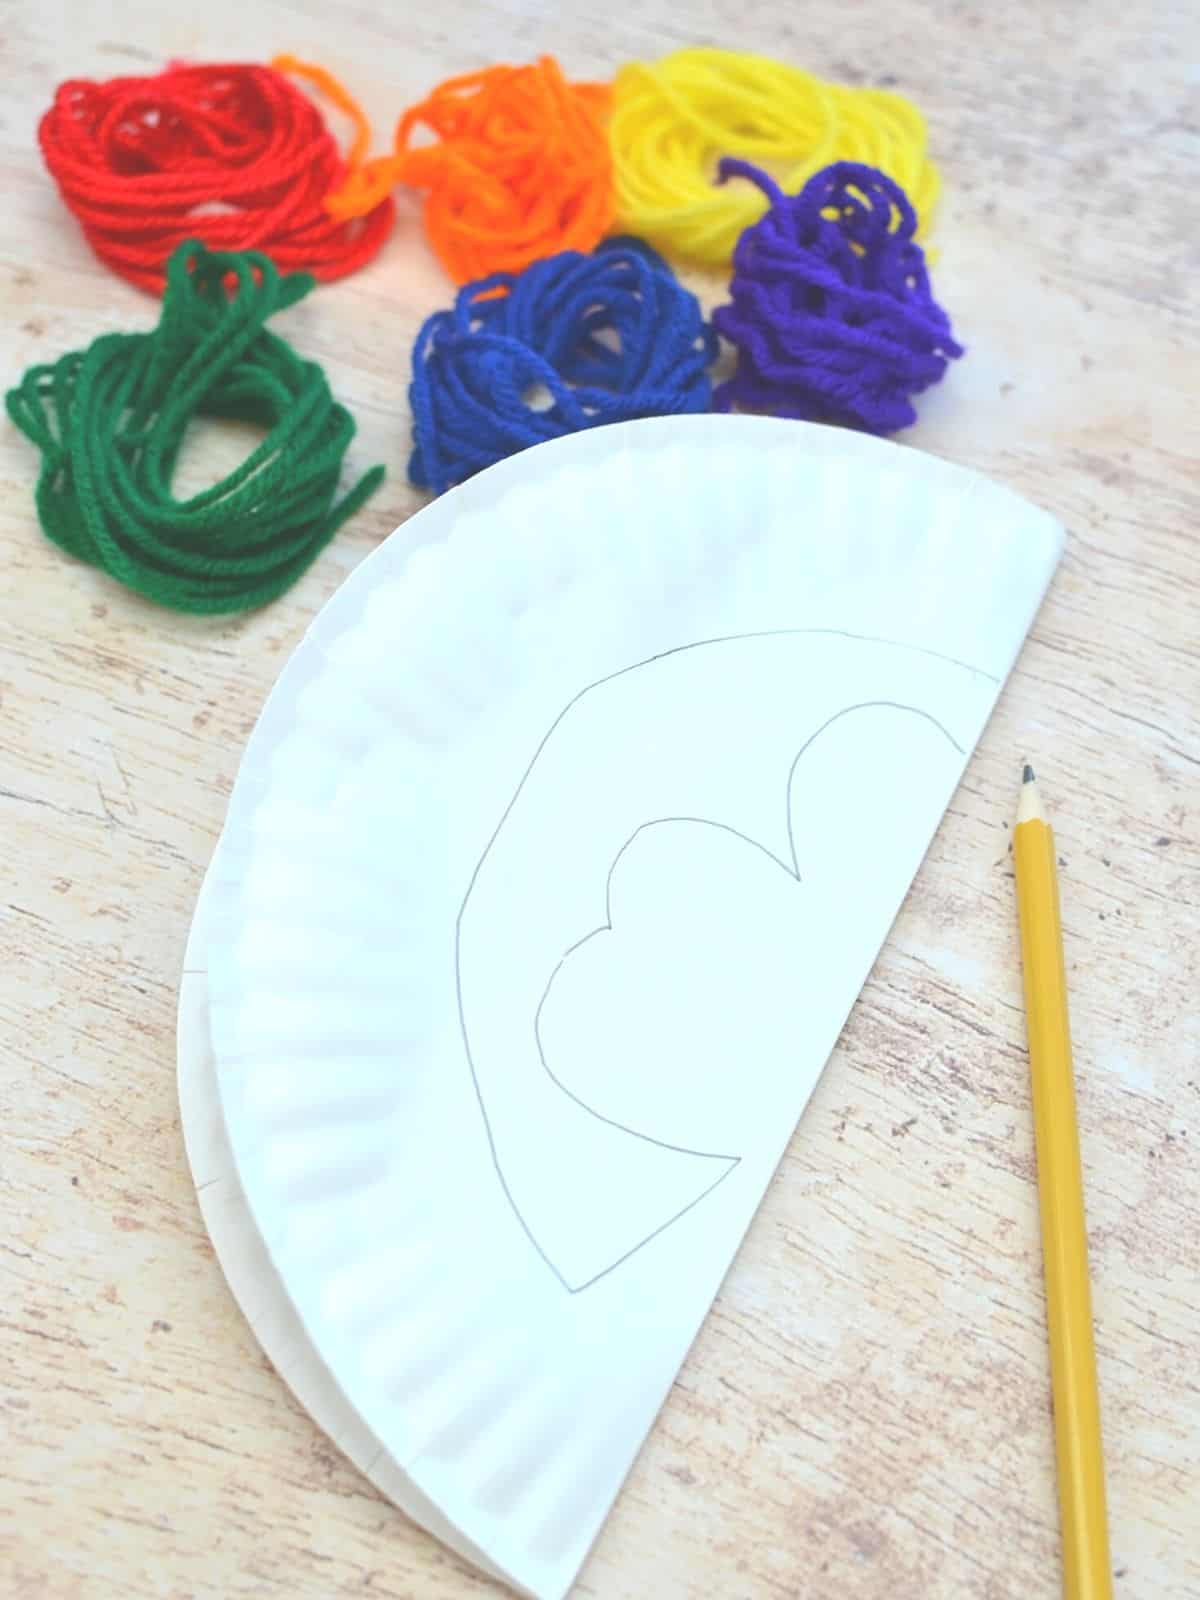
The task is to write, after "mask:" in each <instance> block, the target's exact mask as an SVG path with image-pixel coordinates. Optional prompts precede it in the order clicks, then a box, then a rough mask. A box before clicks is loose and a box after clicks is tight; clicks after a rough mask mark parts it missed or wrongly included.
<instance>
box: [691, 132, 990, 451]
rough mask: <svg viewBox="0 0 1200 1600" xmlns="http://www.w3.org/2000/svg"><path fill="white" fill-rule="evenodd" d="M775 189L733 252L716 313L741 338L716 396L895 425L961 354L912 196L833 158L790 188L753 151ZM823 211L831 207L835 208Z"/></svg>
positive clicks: (718, 400) (878, 428) (740, 167)
mask: <svg viewBox="0 0 1200 1600" xmlns="http://www.w3.org/2000/svg"><path fill="white" fill-rule="evenodd" d="M733 177H739V178H749V179H750V181H751V182H752V183H756V184H757V185H758V186H759V188H760V189H762V190H763V192H764V193H765V194H766V195H767V197H768V198H769V199H770V201H771V206H770V209H769V210H768V211H767V213H766V215H765V216H764V217H763V218H762V220H761V221H759V222H756V223H755V224H754V225H753V226H752V227H749V228H747V229H746V231H745V233H743V234H742V237H741V238H740V239H739V240H738V244H737V249H736V250H735V251H734V256H733V281H732V283H731V284H730V295H731V296H732V303H731V304H730V305H727V306H720V307H719V308H718V309H717V310H716V311H715V312H714V313H713V323H714V324H715V326H716V328H717V330H718V332H719V333H721V334H722V335H723V337H724V338H726V339H728V340H729V341H730V343H731V344H733V345H735V346H736V347H737V352H738V364H737V371H736V372H735V374H734V376H733V377H732V378H730V379H729V380H728V381H727V382H726V383H723V384H721V385H720V386H719V387H718V389H717V390H716V392H715V393H714V395H713V404H714V407H715V408H716V409H717V410H719V411H730V410H732V409H733V408H734V407H737V408H738V409H739V410H743V411H766V412H770V413H771V414H773V415H775V416H782V417H800V418H804V419H806V420H809V421H814V422H834V423H842V424H845V425H847V426H849V427H852V428H862V429H865V430H866V431H867V432H868V433H894V432H895V431H896V430H897V429H898V428H905V427H907V426H908V425H909V423H911V422H915V421H916V415H917V414H916V411H915V410H914V409H913V405H912V399H911V396H913V395H915V394H919V393H920V392H921V391H922V390H923V389H928V388H929V386H930V385H931V384H934V383H937V381H938V380H939V379H940V378H941V377H942V375H943V374H944V372H945V371H946V366H947V364H948V362H949V361H950V360H951V359H952V358H953V357H956V356H961V355H962V353H963V352H962V347H961V346H960V345H959V344H957V343H956V342H955V339H954V336H953V334H952V333H951V330H950V319H949V317H948V316H947V315H946V313H945V312H944V311H943V310H942V308H941V306H939V305H938V303H937V301H936V300H935V299H934V298H933V292H932V290H931V288H930V284H929V273H928V271H927V270H926V266H925V252H924V251H923V250H922V249H921V246H920V245H919V244H917V242H916V239H915V237H914V236H915V234H916V231H917V218H916V214H915V212H914V211H913V208H912V206H911V205H910V204H909V202H908V197H907V196H906V195H905V193H904V191H903V190H902V189H901V188H900V187H899V185H898V184H896V183H893V182H892V180H891V179H890V178H889V177H886V176H885V175H884V174H883V173H882V172H878V171H876V169H875V168H874V167H867V166H861V165H859V164H858V163H857V162H852V161H839V162H836V163H834V165H833V166H830V167H826V168H825V169H824V170H823V171H821V172H818V173H816V174H814V176H813V177H811V178H810V179H809V180H808V182H807V183H806V184H805V186H804V188H803V189H802V190H801V191H800V193H799V194H798V195H794V196H793V195H785V194H784V193H783V191H782V190H781V189H780V188H779V187H778V185H777V184H776V183H775V182H774V181H773V180H772V179H771V178H769V177H768V176H767V174H766V173H765V172H760V171H759V170H758V168H757V167H753V166H751V165H750V163H749V162H746V161H736V160H725V161H722V162H721V165H720V181H721V182H722V183H723V182H724V181H725V180H726V179H727V178H733ZM829 213H833V214H832V215H831V214H829Z"/></svg>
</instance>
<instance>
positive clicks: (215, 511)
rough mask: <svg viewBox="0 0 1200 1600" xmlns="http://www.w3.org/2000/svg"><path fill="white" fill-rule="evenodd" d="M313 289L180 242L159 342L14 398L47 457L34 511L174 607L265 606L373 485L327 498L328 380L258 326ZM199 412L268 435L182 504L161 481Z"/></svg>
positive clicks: (112, 346)
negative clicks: (253, 427) (232, 468)
mask: <svg viewBox="0 0 1200 1600" xmlns="http://www.w3.org/2000/svg"><path fill="white" fill-rule="evenodd" d="M312 287H313V280H312V278H311V277H309V276H307V275H305V274H298V275H296V276H293V277H287V278H282V277H280V275H279V273H278V271H277V270H276V268H275V266H274V264H273V263H272V262H271V260H270V259H269V258H268V257H267V256H265V255H262V254H261V253H259V252H257V251H247V252H244V253H241V254H232V253H228V252H224V251H209V250H207V249H206V248H205V246H204V245H202V244H200V243H199V242H198V241H196V240H191V241H186V242H185V243H184V244H182V245H180V247H179V248H178V249H177V250H176V252H175V254H174V255H173V256H172V257H171V260H170V264H169V266H168V268H167V290H166V296H165V298H164V300H163V305H162V315H161V318H160V321H159V325H158V327H157V329H155V331H154V332H153V333H109V334H104V335H103V336H102V337H101V338H99V339H96V340H95V341H94V342H93V343H92V344H91V345H90V346H89V347H88V349H87V350H84V351H76V352H74V353H73V354H71V355H65V356H63V357H62V358H61V360H59V361H58V362H57V363H56V364H55V365H54V366H36V367H32V368H30V370H29V371H28V372H27V373H26V374H25V377H24V378H23V379H22V381H21V383H20V385H19V387H17V388H15V389H12V390H10V391H9V393H8V395H7V397H6V400H7V405H8V412H9V415H10V416H11V417H12V419H13V421H14V422H15V423H16V425H17V426H18V427H19V428H20V429H21V430H22V432H23V433H25V434H27V435H28V437H29V438H30V439H31V440H32V441H33V443H34V444H35V445H36V446H37V448H38V449H39V450H40V451H41V454H42V469H41V473H40V475H39V477H38V484H37V509H38V516H39V518H40V519H41V524H42V528H43V529H44V531H45V533H46V535H47V537H48V538H50V539H52V540H53V541H54V542H55V543H56V544H58V545H60V546H61V547H62V549H64V550H65V551H66V552H67V553H68V554H69V555H72V556H76V557H78V558H79V560H81V561H87V562H90V563H91V564H92V565H93V566H97V567H102V568H103V569H104V570H105V571H106V572H108V573H110V574H111V575H112V576H113V577H114V578H116V579H117V580H118V581H119V582H121V583H123V584H126V585H127V586H128V587H129V588H131V589H135V590H137V592H138V593H139V594H143V595H145V596H147V598H148V599H151V600H154V601H157V602H158V604H159V605H163V606H170V607H172V608H173V609H174V610H177V611H192V612H228V611H241V610H245V609H247V608H249V607H251V606H259V605H262V604H264V603H265V602H266V601H268V600H273V599H274V598H275V596H276V595H279V594H282V592H283V591H284V590H285V589H286V588H287V587H288V586H289V585H290V584H292V583H294V582H295V581H296V579H297V578H298V577H299V576H300V574H301V573H302V572H303V571H304V570H305V568H306V567H308V565H309V564H310V563H311V562H312V560H313V559H314V557H315V556H316V555H317V554H318V552H319V551H320V550H321V549H323V547H324V546H325V545H326V544H327V543H328V541H329V540H330V539H331V538H332V537H333V534H334V533H335V532H336V530H337V528H338V527H339V526H340V524H341V523H342V522H343V521H344V520H345V519H346V518H347V517H348V516H350V515H351V514H352V513H353V512H354V511H356V510H357V509H358V507H359V506H360V505H361V504H362V503H363V501H364V500H365V499H366V498H367V496H368V495H369V494H371V493H372V491H373V490H374V489H375V488H377V487H378V485H379V483H380V482H381V481H382V478H383V468H382V467H375V468H373V469H372V470H371V471H370V472H368V473H367V474H366V475H365V476H364V477H362V478H361V479H360V480H359V482H358V484H357V486H356V487H355V488H354V489H352V490H351V491H350V493H349V494H347V495H346V496H345V498H344V499H342V500H341V501H336V499H335V497H336V494H337V485H338V476H339V473H340V470H341V465H342V458H343V456H344V455H345V452H346V448H347V446H348V445H349V443H350V440H351V438H352V437H353V434H354V421H353V419H352V418H351V416H350V415H349V413H348V412H347V411H346V410H344V408H343V407H342V406H340V405H337V404H336V403H335V402H334V400H333V397H332V395H331V394H330V392H329V385H328V383H327V382H326V380H325V374H324V373H323V372H322V371H321V369H320V367H318V366H317V365H316V364H315V363H314V362H311V361H303V360H301V358H300V357H299V356H298V355H297V354H296V353H295V351H294V350H292V349H291V347H290V346H289V345H287V344H285V343H284V341H283V340H282V339H279V338H277V337H276V336H275V335H274V334H272V333H268V332H267V331H266V330H265V328H264V326H263V324H264V323H265V322H266V320H267V318H268V317H270V316H272V315H273V314H274V313H275V312H276V311H281V310H283V309H284V307H286V306H290V305H292V304H294V303H295V302H296V301H297V300H299V299H300V298H301V297H302V296H303V295H306V294H307V293H308V291H309V290H310V289H311V288H312ZM198 413H203V414H204V415H206V416H215V417H226V418H236V419H238V420H239V421H244V422H254V423H258V424H260V425H261V426H262V427H264V428H266V429H267V430H268V432H267V436H266V438H265V439H264V440H263V441H262V443H261V444H260V445H259V446H258V448H257V449H255V450H253V451H251V453H250V454H249V455H248V456H247V457H246V459H245V460H244V461H243V462H242V464H241V466H239V467H238V468H237V469H236V471H234V472H232V473H230V475H229V476H228V477H227V478H224V479H222V481H221V482H219V483H216V484H214V485H213V486H212V487H211V488H209V489H205V490H204V491H203V492H202V493H200V494H196V495H193V496H191V498H190V499H187V500H176V499H174V498H173V497H172V494H171V479H172V475H173V473H174V470H175V466H176V463H177V461H178V459H179V452H180V449H181V447H182V446H183V444H184V440H185V435H186V433H187V428H188V424H189V423H190V421H191V420H192V418H193V417H194V416H196V415H197V414H198Z"/></svg>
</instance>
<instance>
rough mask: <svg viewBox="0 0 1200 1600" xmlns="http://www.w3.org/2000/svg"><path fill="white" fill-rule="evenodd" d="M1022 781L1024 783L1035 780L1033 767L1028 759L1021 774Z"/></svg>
mask: <svg viewBox="0 0 1200 1600" xmlns="http://www.w3.org/2000/svg"><path fill="white" fill-rule="evenodd" d="M1021 782H1022V783H1032V782H1033V768H1032V767H1031V766H1030V765H1029V763H1028V761H1027V762H1026V763H1025V771H1024V772H1023V773H1022V774H1021Z"/></svg>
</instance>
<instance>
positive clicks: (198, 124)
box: [38, 65, 394, 294]
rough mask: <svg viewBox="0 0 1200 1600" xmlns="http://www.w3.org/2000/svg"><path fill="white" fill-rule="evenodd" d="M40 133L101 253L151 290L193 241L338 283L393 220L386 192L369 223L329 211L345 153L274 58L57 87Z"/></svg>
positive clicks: (53, 168) (67, 196)
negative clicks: (270, 63) (266, 62)
mask: <svg viewBox="0 0 1200 1600" xmlns="http://www.w3.org/2000/svg"><path fill="white" fill-rule="evenodd" d="M346 102H348V97H344V99H343V102H342V103H343V106H344V108H345V109H348V108H349V107H348V105H347V103H346ZM364 126H365V125H362V124H361V123H360V126H359V136H358V141H356V145H357V143H361V142H362V140H363V136H364ZM38 137H39V140H40V142H41V146H42V153H43V155H44V157H45V160H46V165H47V167H48V168H49V169H50V172H51V173H52V175H53V177H54V180H55V182H56V183H57V185H58V187H59V191H60V193H61V194H62V197H63V200H64V201H65V202H66V204H67V206H68V207H69V208H70V210H71V211H72V212H73V213H74V215H75V217H76V218H77V219H78V221H79V223H80V225H81V226H82V228H83V231H84V234H85V236H86V238H87V241H88V243H89V244H90V245H91V247H92V249H93V250H94V251H95V252H96V254H97V255H98V256H99V257H100V259H101V260H102V261H104V262H105V263H106V264H107V265H108V266H109V267H111V268H112V270H113V271H114V272H118V273H120V275H121V276H122V277H123V278H127V279H128V280H129V281H130V282H131V283H135V284H137V285H138V286H139V287H140V288H142V289H148V290H150V292H151V293H153V294H160V293H161V292H162V290H163V288H164V285H165V282H166V263H167V260H168V258H169V257H170V255H171V253H172V252H173V251H174V250H175V249H176V248H177V247H178V246H179V245H180V244H181V243H182V242H183V241H184V240H188V239H199V240H201V241H202V242H203V243H204V244H206V245H208V246H209V248H210V249H214V250H250V249H254V250H263V251H265V252H266V253H267V254H268V255H269V256H270V257H271V259H272V260H273V261H274V262H275V263H276V265H277V266H278V267H280V268H281V269H282V270H284V271H293V270H296V271H307V272H311V273H312V274H313V276H314V277H316V278H320V279H332V278H340V277H342V276H343V275H344V274H345V273H348V272H353V271H354V270H355V269H356V268H358V267H361V266H363V265H364V264H365V263H366V262H368V261H370V260H371V258H372V257H373V256H374V255H375V254H376V252H377V251H378V250H379V248H380V246H381V245H382V244H383V242H384V240H385V239H386V238H387V235H388V232H389V231H390V229H391V226H392V221H393V216H394V208H393V204H392V201H391V198H390V197H389V196H388V195H386V194H384V195H381V196H379V198H378V199H377V200H376V201H375V202H374V203H373V204H372V205H371V206H370V207H368V208H366V211H365V214H364V215H363V216H362V219H361V221H351V222H347V221H345V220H342V219H338V218H335V217H333V216H331V215H330V213H329V211H328V210H327V209H326V206H325V197H326V195H327V194H328V193H329V191H330V190H331V189H335V188H337V187H338V186H339V185H340V184H341V183H342V182H343V180H344V177H345V174H346V171H347V162H346V160H345V159H344V158H343V157H342V155H341V153H340V151H339V149H338V146H337V144H336V143H335V141H334V138H333V135H332V134H331V133H330V132H329V130H328V128H327V127H326V126H325V123H324V121H323V119H322V116H321V113H320V111H319V110H318V109H317V107H316V106H315V105H314V104H313V102H312V101H311V100H310V99H309V98H308V96H307V95H306V94H305V93H304V92H303V91H302V90H301V89H299V88H297V86H296V85H295V84H294V83H291V82H290V81H289V80H288V79H287V78H286V77H285V76H284V75H283V74H282V73H281V72H278V71H275V70H274V69H273V68H271V67H262V66H237V65H232V66H172V67H169V68H168V69H167V70H166V71H165V72H159V73H156V74H154V75H153V76H143V77H128V78H111V79H109V80H108V81H107V82H105V83H94V82H91V81H90V80H87V79H82V78H73V79H71V80H69V81H68V82H66V83H64V84H62V85H60V87H59V89H58V91H57V93H56V94H55V96H54V103H53V105H52V106H51V107H50V109H49V110H48V111H47V112H46V114H45V116H44V117H43V118H42V121H41V125H40V127H39V129H38ZM357 154H358V151H357V148H356V149H355V150H353V151H352V152H351V157H352V159H353V158H354V157H355V156H356V155H357Z"/></svg>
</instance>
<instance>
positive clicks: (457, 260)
mask: <svg viewBox="0 0 1200 1600" xmlns="http://www.w3.org/2000/svg"><path fill="white" fill-rule="evenodd" d="M289 65H290V67H291V69H292V70H293V71H299V72H304V73H305V74H306V75H308V76H310V77H311V79H312V81H314V82H318V83H319V82H322V80H324V79H325V77H326V75H325V74H324V73H323V72H322V70H321V69H320V68H305V67H304V66H302V65H301V64H300V63H298V62H292V63H289ZM609 93H610V91H609V88H608V85H607V84H599V83H569V82H568V81H567V79H566V78H565V77H564V76H563V73H562V69H561V68H560V67H559V65H558V63H557V61H555V60H554V59H553V57H551V56H543V57H542V58H541V59H540V60H539V61H537V62H535V63H534V64H533V65H531V66H524V67H510V66H496V67H488V68H486V69H485V70H484V71H482V72H472V73H468V74H466V75H465V76H463V77H457V78H448V79H447V80H446V82H445V83H442V84H439V85H438V87H437V88H436V89H434V91H433V92H432V94H430V95H429V96H428V97H427V98H426V99H425V100H422V101H421V102H420V104H419V105H415V106H412V107H411V108H410V109H409V110H408V111H406V112H405V113H404V115H403V116H402V117H401V118H400V121H399V123H398V124H397V127H396V136H395V154H394V155H390V156H380V157H378V158H377V159H375V160H373V161H367V162H364V163H362V164H361V165H359V166H357V167H354V168H352V169H351V171H350V172H349V173H348V174H347V176H346V179H345V182H344V183H343V184H342V186H341V187H340V188H339V189H338V190H337V191H336V192H335V193H333V194H331V195H330V196H329V198H328V200H327V201H326V205H327V208H328V210H329V212H330V214H331V215H332V216H334V217H335V218H337V219H338V220H346V219H348V218H351V217H359V216H362V215H364V214H365V213H367V212H370V211H371V210H372V209H373V208H374V207H375V206H377V205H378V204H379V203H380V201H381V200H383V199H384V198H386V196H387V194H388V192H389V191H390V189H391V188H392V186H393V185H394V184H396V183H405V184H409V185H411V186H412V187H413V188H417V189H424V190H426V191H427V199H426V201H425V227H426V231H427V232H428V235H429V239H430V242H431V243H432V245H433V247H434V249H435V250H436V251H437V254H438V256H439V258H440V260H441V262H442V264H443V266H444V267H445V268H446V270H447V272H449V274H450V276H451V277H452V278H453V279H454V280H455V281H456V282H458V283H466V282H468V281H469V280H472V279H476V278H485V277H487V276H488V275H489V274H491V273H493V272H519V271H520V270H521V269H522V268H523V267H526V266H528V265H529V264H530V262H532V261H537V260H540V259H541V258H542V257H544V256H549V255H554V254H556V253H557V252H558V251H560V250H580V251H586V250H591V249H592V247H593V246H594V245H596V244H598V243H599V241H600V240H601V239H602V238H603V237H604V235H605V233H606V232H607V231H608V228H609V226H610V225H611V223H612V219H613V206H614V200H613V181H612V158H611V156H610V154H609V145H608V134H607V131H606V129H605V124H604V118H605V113H606V111H607V109H608V103H609ZM422 131H424V132H428V133H432V134H433V135H434V142H433V143H415V142H414V140H415V139H416V138H417V137H419V135H420V133H421V132H422Z"/></svg>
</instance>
